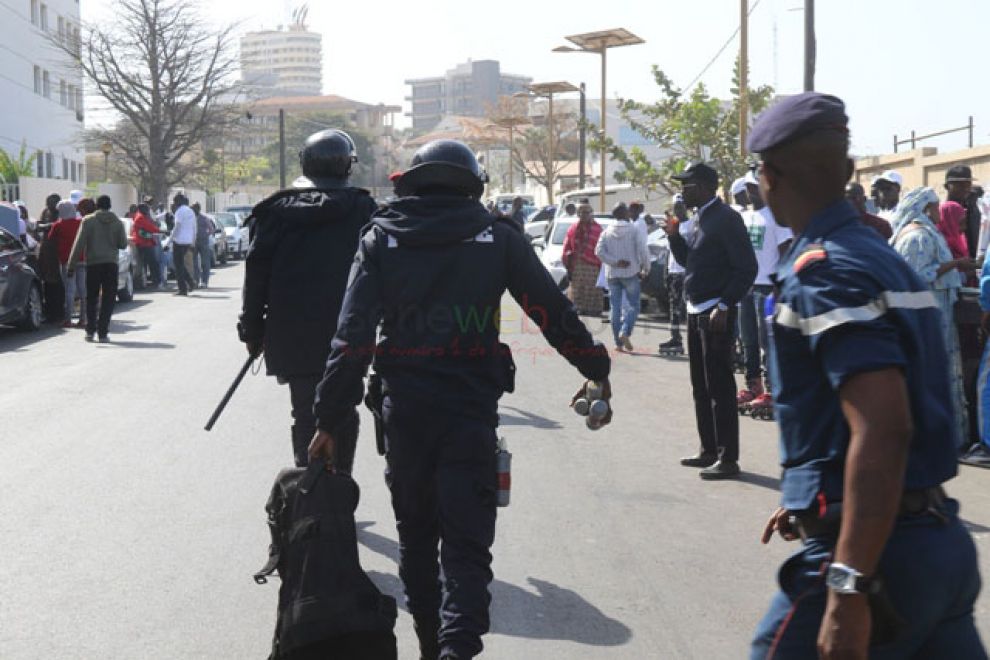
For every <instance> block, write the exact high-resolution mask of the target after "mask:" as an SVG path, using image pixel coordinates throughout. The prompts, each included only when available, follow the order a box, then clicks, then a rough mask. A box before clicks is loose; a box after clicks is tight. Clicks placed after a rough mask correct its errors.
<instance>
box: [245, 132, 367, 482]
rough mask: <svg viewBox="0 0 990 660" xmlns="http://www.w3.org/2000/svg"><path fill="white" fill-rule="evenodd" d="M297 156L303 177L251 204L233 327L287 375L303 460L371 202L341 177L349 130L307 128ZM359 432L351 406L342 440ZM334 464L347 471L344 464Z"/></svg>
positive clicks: (347, 161) (351, 154)
mask: <svg viewBox="0 0 990 660" xmlns="http://www.w3.org/2000/svg"><path fill="white" fill-rule="evenodd" d="M299 158H300V161H301V163H302V170H303V176H301V177H300V178H298V179H296V180H295V181H294V182H293V184H292V185H293V187H292V188H291V189H289V190H283V191H281V192H278V193H276V194H274V195H272V196H271V197H269V198H268V199H266V200H264V201H262V202H261V203H259V204H258V205H257V206H255V207H254V210H253V211H252V214H251V218H250V221H251V222H252V229H251V245H250V248H249V249H248V254H247V259H246V265H245V271H244V293H243V296H244V302H243V310H242V312H241V317H240V323H238V326H237V328H238V334H239V336H240V339H241V341H243V342H244V343H245V344H247V349H248V352H249V353H251V354H252V355H257V354H260V353H261V351H262V350H264V352H265V362H266V364H267V365H268V373H269V375H272V376H276V377H277V378H278V381H279V383H283V384H284V383H288V384H289V392H290V395H291V399H292V418H293V420H294V422H295V423H294V424H293V425H292V450H293V454H294V456H295V462H296V465H297V466H299V467H303V466H305V465H307V464H308V463H309V460H308V457H307V451H306V450H307V447H308V446H309V441H310V439H311V438H312V437H313V433H314V432H315V429H316V420H315V418H314V417H313V398H314V394H315V391H316V384H317V383H318V382H319V381H320V374H322V372H323V367H324V365H325V364H326V360H327V354H328V353H329V352H330V339H331V338H332V337H333V335H334V332H335V331H336V330H337V316H338V314H339V313H340V305H341V302H342V300H343V298H344V289H345V287H346V285H347V274H348V272H349V271H350V268H351V263H352V262H353V261H354V251H355V250H356V249H357V244H358V236H359V233H360V230H361V228H362V227H363V226H364V225H365V224H367V222H368V220H369V219H370V218H371V214H372V213H373V212H374V210H375V208H376V204H375V201H374V200H373V199H372V198H371V196H370V195H369V194H368V192H367V191H366V190H361V189H360V188H352V187H350V186H348V182H347V179H348V177H349V176H350V173H351V166H352V165H353V163H354V162H356V161H357V156H356V155H355V149H354V142H353V141H352V140H351V138H350V136H349V135H347V133H344V132H343V131H338V130H328V131H321V132H319V133H315V134H313V135H311V136H310V137H309V138H308V139H307V140H306V144H305V146H304V148H303V150H302V151H301V152H300V154H299ZM356 438H357V415H356V414H354V415H353V416H352V417H351V418H350V426H349V428H348V438H347V439H346V441H345V444H353V442H355V441H356ZM341 451H342V454H343V453H345V452H344V449H343V448H342V450H341ZM340 467H341V468H342V469H347V470H348V471H349V469H350V464H349V463H347V462H343V461H342V463H341V466H340Z"/></svg>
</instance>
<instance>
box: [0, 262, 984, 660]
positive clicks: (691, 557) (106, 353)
mask: <svg viewBox="0 0 990 660" xmlns="http://www.w3.org/2000/svg"><path fill="white" fill-rule="evenodd" d="M241 277H242V266H241V265H239V264H238V265H233V266H228V267H227V268H224V269H222V270H220V271H219V272H218V273H217V274H216V275H215V277H214V280H213V281H214V283H215V287H214V288H212V289H210V290H209V291H205V292H202V293H200V292H197V293H195V294H193V295H192V296H190V297H189V298H187V299H183V298H176V297H174V296H172V295H170V294H168V293H150V294H140V293H139V294H138V296H137V300H136V301H135V302H133V303H130V304H127V305H121V306H120V308H119V312H118V314H117V315H116V317H115V319H114V323H113V326H112V328H111V335H112V340H113V343H112V344H110V345H90V344H86V343H84V342H83V338H82V331H80V330H69V331H62V330H51V329H48V330H43V331H42V332H40V333H36V334H33V335H26V334H22V333H19V332H15V331H4V330H0V364H2V371H0V374H2V377H3V383H4V387H3V390H2V392H0V411H3V418H4V422H3V431H2V434H0V435H2V437H0V488H2V496H0V538H2V539H3V541H2V543H0V658H3V659H4V660H22V659H34V658H45V659H56V658H57V659H59V660H62V659H65V660H69V659H85V660H92V659H93V658H101V659H104V658H126V659H128V660H133V659H135V658H140V659H158V658H161V659H169V660H174V659H175V658H204V659H210V660H214V659H231V660H243V659H249V658H263V657H265V656H266V653H267V650H266V647H267V645H268V644H269V640H270V635H271V630H272V626H273V621H274V612H275V600H276V591H277V582H273V583H270V584H268V585H266V586H258V585H255V584H254V582H253V581H252V579H251V575H252V573H253V572H254V571H255V570H256V569H258V568H259V567H260V566H261V565H262V564H263V563H264V561H265V558H266V551H267V543H268V532H267V529H266V526H265V522H264V521H265V517H264V511H263V505H264V502H265V499H266V497H267V495H268V491H269V489H270V487H271V481H272V479H273V477H274V476H275V474H276V472H277V471H278V470H279V469H280V468H282V467H284V466H286V465H287V464H288V463H289V462H290V460H291V453H290V449H289V435H288V426H289V423H290V420H289V414H288V392H287V389H286V388H284V387H279V386H277V385H276V383H275V381H274V380H273V379H270V378H265V377H263V376H262V375H258V376H256V377H249V378H247V379H246V380H245V382H244V385H243V386H242V388H241V390H240V391H239V392H238V394H237V396H236V398H235V399H234V400H233V402H232V403H231V406H230V407H229V408H228V410H227V412H226V414H225V416H224V417H223V418H221V420H220V422H219V424H218V426H217V428H216V429H215V430H214V431H213V432H212V433H209V434H208V433H205V432H204V431H203V424H204V423H205V421H206V419H207V417H208V416H209V413H210V411H211V409H212V407H213V406H214V405H215V403H216V401H217V400H218V399H219V397H220V395H221V394H222V392H223V391H224V389H225V388H226V387H227V384H228V383H229V380H230V379H231V378H232V377H233V376H234V374H235V373H236V371H237V368H238V366H239V364H240V363H241V361H242V359H243V355H244V353H243V348H242V347H241V345H240V344H239V343H238V342H237V341H236V337H235V333H234V323H235V319H236V313H237V309H238V306H239V298H240V297H239V285H240V279H241ZM513 319H515V320H513ZM594 324H595V325H594V327H593V330H594V331H596V332H599V333H603V334H602V336H603V339H607V338H608V337H607V336H606V335H605V333H607V328H608V326H607V325H600V324H598V322H597V321H595V322H594ZM504 328H505V331H506V334H507V337H508V338H507V341H508V343H510V344H514V345H515V347H516V360H517V363H518V365H519V378H518V384H517V390H516V392H515V393H514V394H512V395H509V396H507V397H505V399H504V400H503V402H502V407H501V413H502V424H503V428H502V433H503V434H504V435H505V436H506V437H507V438H508V442H509V445H510V449H511V450H512V451H513V453H514V464H513V467H514V474H513V489H514V490H513V494H512V497H513V502H512V506H511V507H509V508H508V509H505V510H501V511H500V514H499V526H498V538H497V541H496V546H495V551H494V552H495V557H496V560H495V575H496V582H495V583H494V585H493V587H492V593H493V595H494V606H493V632H492V634H491V635H489V636H488V637H487V638H486V644H487V648H486V652H485V654H484V656H483V657H485V658H491V659H496V660H503V659H506V660H508V659H511V660H518V659H530V658H540V659H541V660H581V659H598V658H624V659H630V660H632V659H637V660H642V659H644V658H649V659H653V658H658V659H659V658H674V659H681V658H706V659H707V658H739V657H744V656H745V655H746V651H745V649H746V644H747V641H748V639H749V636H750V634H751V632H752V630H753V627H754V626H755V624H756V622H757V620H758V619H759V617H760V616H761V614H762V612H763V609H764V607H765V605H766V603H767V601H768V599H769V597H770V595H771V593H772V591H773V586H774V585H773V576H774V572H775V569H776V566H777V565H778V563H779V562H780V560H781V559H782V558H783V557H784V556H785V555H786V554H787V553H788V552H789V550H790V549H789V548H788V547H787V545H786V544H784V543H782V542H780V541H775V542H774V543H772V544H771V545H770V546H769V547H763V546H760V545H759V543H758V535H759V533H760V531H761V529H762V525H763V523H764V521H765V519H766V516H767V515H768V514H769V512H770V511H771V509H772V508H773V507H774V504H775V502H776V496H777V494H776V488H777V483H778V482H777V475H778V468H777V465H776V439H775V433H776V429H775V426H774V425H773V424H772V423H768V422H758V421H753V420H749V419H744V420H743V422H742V435H743V439H742V444H743V450H742V451H743V455H742V465H743V468H744V470H745V475H744V476H743V478H742V479H741V480H739V481H736V482H728V483H705V482H702V481H701V480H700V479H698V477H697V475H696V474H695V472H694V471H693V470H688V469H684V468H681V467H680V466H679V465H678V464H677V459H678V457H680V456H682V455H685V454H687V453H690V452H692V451H693V449H694V448H695V446H694V443H695V440H694V438H695V434H694V423H693V413H692V408H691V396H690V391H689V388H688V385H687V378H688V375H687V364H686V361H684V360H677V359H662V358H658V357H655V356H652V355H649V354H646V353H647V352H648V351H646V350H644V354H642V355H632V356H630V355H620V356H618V357H617V358H616V361H615V368H614V378H613V383H614V390H615V392H616V397H617V398H616V400H615V405H614V407H615V409H616V417H615V422H614V424H613V425H612V426H611V427H609V428H608V429H607V430H605V431H602V432H599V433H593V432H591V431H588V430H587V429H585V427H584V425H583V420H582V419H580V418H578V417H577V416H576V415H574V414H573V413H572V412H570V411H569V410H568V408H567V407H566V404H567V401H568V400H569V398H570V394H571V393H572V391H573V390H574V389H576V388H577V386H578V384H579V381H580V378H579V376H578V375H577V374H576V373H575V372H573V371H572V370H571V369H570V368H569V367H568V365H567V364H566V363H565V362H564V361H563V360H562V359H561V358H559V357H557V356H556V355H553V354H552V353H551V352H550V351H549V350H548V349H547V347H546V344H545V343H544V342H543V341H542V339H541V338H540V337H538V336H534V335H532V334H531V333H529V332H526V331H524V328H522V326H521V324H520V323H519V321H518V309H517V308H515V307H514V306H512V305H509V306H507V308H506V317H505V320H504ZM661 339H666V333H665V332H662V331H660V330H659V329H658V326H657V325H656V324H653V323H647V324H646V326H645V327H641V328H640V329H639V330H637V334H636V335H635V336H634V337H633V341H634V342H635V343H636V344H637V345H642V346H643V347H644V348H645V349H649V348H650V347H654V346H655V345H656V343H657V342H658V341H660V340H661ZM364 421H365V422H366V425H365V428H370V424H367V422H368V421H369V420H368V419H367V418H365V420H364ZM381 472H382V461H381V459H380V458H379V457H378V456H377V455H376V454H375V452H374V448H373V443H372V442H371V440H370V438H368V437H367V435H365V436H364V437H362V441H361V445H360V447H359V451H358V459H357V464H356V470H355V476H356V478H357V479H358V481H359V483H360V484H361V485H362V488H363V498H362V502H361V505H360V507H359V510H358V522H359V526H360V530H361V531H360V541H361V543H362V548H361V558H362V561H363V563H364V566H365V568H366V569H367V570H368V571H369V572H370V573H371V575H372V577H373V578H374V579H375V581H376V582H377V583H378V585H379V586H380V587H381V588H382V589H384V590H386V591H387V592H390V593H392V594H393V595H396V596H399V595H400V593H401V587H400V583H399V581H398V578H397V577H396V557H397V552H396V550H397V545H396V535H395V530H394V525H393V519H392V514H391V510H390V508H389V506H388V498H387V492H386V489H385V487H384V484H383V481H382V478H381ZM988 485H990V473H987V472H984V471H980V470H977V469H973V468H963V470H962V473H961V476H960V477H959V478H958V479H956V480H955V481H954V482H952V483H951V484H950V486H949V489H950V491H951V492H952V493H953V494H954V495H956V496H958V497H960V498H961V499H962V501H963V507H964V508H963V513H964V516H965V517H966V519H967V520H968V521H970V522H971V524H972V528H973V530H974V532H975V533H976V535H977V539H978V543H979V547H980V549H981V550H983V551H984V552H983V570H984V574H986V575H990V570H988V568H990V567H988V560H987V557H990V553H988V552H986V548H987V538H988V535H987V532H990V487H988ZM987 602H988V600H987V598H984V599H983V600H982V601H981V604H980V608H979V618H980V623H981V627H982V629H983V631H984V633H985V634H986V633H987V632H988V631H990V611H988V606H987ZM397 634H398V636H399V640H400V645H401V648H400V658H402V659H403V660H415V658H417V657H418V656H417V654H416V652H415V650H414V647H415V642H414V639H415V637H414V635H413V632H412V626H411V620H410V618H409V616H408V615H407V614H406V613H405V612H402V613H401V614H400V619H399V624H398V630H397Z"/></svg>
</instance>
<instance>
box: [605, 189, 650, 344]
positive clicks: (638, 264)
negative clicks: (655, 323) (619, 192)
mask: <svg viewBox="0 0 990 660" xmlns="http://www.w3.org/2000/svg"><path fill="white" fill-rule="evenodd" d="M612 217H613V218H615V222H613V223H612V224H611V225H609V226H608V228H607V229H606V230H605V231H603V232H602V235H601V237H599V239H598V245H597V246H595V256H597V257H598V258H599V259H601V260H602V264H604V266H605V277H606V279H607V281H608V292H609V305H610V306H611V309H612V336H613V337H614V339H615V347H616V348H617V349H618V350H620V351H622V350H626V351H631V350H633V345H632V342H631V341H630V340H629V337H630V336H631V335H632V331H633V328H634V327H635V325H636V319H637V318H638V317H639V305H640V278H641V277H642V276H644V275H645V274H646V273H648V272H649V269H650V254H649V252H648V251H647V249H646V235H645V234H643V233H641V232H640V231H639V229H638V228H637V227H636V226H635V225H634V224H632V223H631V222H630V221H629V209H628V208H626V205H625V204H624V203H622V202H620V203H619V204H618V205H616V207H615V208H614V209H612ZM623 298H625V304H623V300H622V299H623Z"/></svg>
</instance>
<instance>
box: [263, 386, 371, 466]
mask: <svg viewBox="0 0 990 660" xmlns="http://www.w3.org/2000/svg"><path fill="white" fill-rule="evenodd" d="M321 379H322V376H318V375H307V376H287V377H284V378H281V381H283V382H287V383H288V384H289V397H290V399H291V400H292V419H293V421H294V422H295V423H294V424H293V425H292V455H293V458H294V459H295V462H296V467H306V466H307V465H309V443H310V441H311V440H312V439H313V435H314V434H315V433H316V417H315V416H314V415H313V401H314V399H315V398H316V386H317V385H318V384H319V382H320V380H321ZM336 421H337V424H339V428H337V433H336V434H335V435H334V440H335V442H336V444H335V446H334V467H335V468H336V469H338V470H340V471H341V472H347V473H348V474H350V472H351V469H352V468H353V467H354V451H355V448H356V445H357V435H358V414H357V411H354V412H353V413H352V414H351V415H350V416H349V417H348V419H347V420H336ZM341 421H346V424H340V422H341Z"/></svg>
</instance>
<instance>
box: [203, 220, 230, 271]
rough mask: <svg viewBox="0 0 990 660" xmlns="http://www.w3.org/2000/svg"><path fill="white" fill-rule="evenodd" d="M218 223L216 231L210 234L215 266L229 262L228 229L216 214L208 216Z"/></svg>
mask: <svg viewBox="0 0 990 660" xmlns="http://www.w3.org/2000/svg"><path fill="white" fill-rule="evenodd" d="M207 217H208V218H210V219H211V220H213V224H214V225H216V228H217V229H216V231H214V232H213V235H212V236H210V249H211V250H212V251H213V266H216V265H217V264H225V263H227V231H226V230H225V229H224V227H223V225H221V224H220V221H219V220H217V218H216V215H210V216H207Z"/></svg>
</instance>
